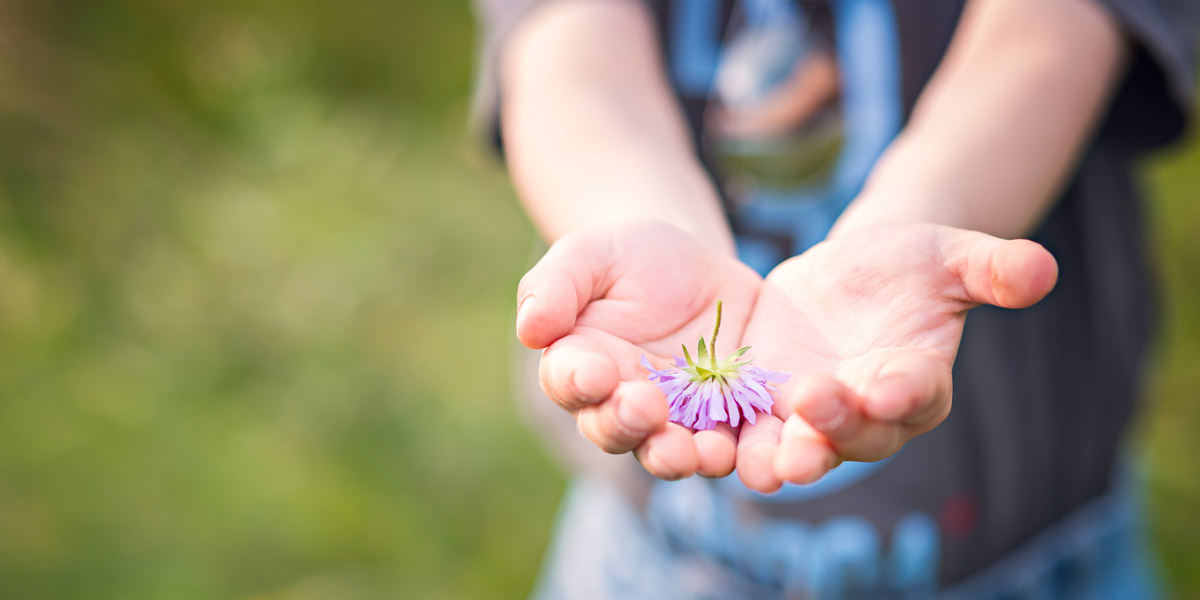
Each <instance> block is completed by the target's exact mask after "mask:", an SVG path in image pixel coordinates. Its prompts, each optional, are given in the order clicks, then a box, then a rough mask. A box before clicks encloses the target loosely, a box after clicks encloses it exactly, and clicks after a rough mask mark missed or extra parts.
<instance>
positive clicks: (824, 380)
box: [784, 373, 864, 444]
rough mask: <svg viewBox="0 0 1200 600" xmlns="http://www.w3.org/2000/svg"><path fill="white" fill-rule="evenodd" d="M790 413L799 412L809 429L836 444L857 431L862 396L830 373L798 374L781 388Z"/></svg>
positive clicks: (854, 434) (861, 418)
mask: <svg viewBox="0 0 1200 600" xmlns="http://www.w3.org/2000/svg"><path fill="white" fill-rule="evenodd" d="M784 397H785V398H786V400H787V402H786V403H787V406H788V408H789V409H791V410H790V412H789V413H788V415H786V416H787V417H788V418H790V416H791V415H793V414H796V415H800V416H801V417H802V418H803V419H804V421H806V422H807V423H808V425H809V426H811V428H812V429H814V430H816V431H817V432H819V433H820V434H821V435H822V436H823V437H824V438H827V439H828V440H829V441H830V442H832V443H834V444H837V443H839V442H844V441H847V440H850V439H852V438H853V437H854V436H856V435H858V434H859V433H860V430H861V429H862V426H863V421H864V419H863V416H862V413H861V412H860V405H861V403H862V398H861V397H859V396H858V394H855V393H854V391H853V390H851V389H850V388H849V387H848V386H846V384H844V383H842V382H840V381H838V380H837V379H834V378H833V377H832V376H830V375H824V374H816V373H809V374H804V375H799V376H797V377H796V378H795V379H793V380H792V382H791V384H790V385H789V386H788V387H787V388H786V389H785V390H784Z"/></svg>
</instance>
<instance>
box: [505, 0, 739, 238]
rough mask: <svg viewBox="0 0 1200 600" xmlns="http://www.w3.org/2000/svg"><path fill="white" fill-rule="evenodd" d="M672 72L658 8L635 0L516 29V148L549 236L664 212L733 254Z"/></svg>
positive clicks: (553, 8)
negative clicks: (656, 25) (665, 65)
mask: <svg viewBox="0 0 1200 600" xmlns="http://www.w3.org/2000/svg"><path fill="white" fill-rule="evenodd" d="M662 71H663V69H662V61H661V59H660V57H659V49H658V46H657V40H656V38H655V32H654V30H653V27H652V25H651V19H650V15H649V14H647V12H646V9H645V8H644V7H642V6H641V5H640V4H638V3H635V2H628V1H588V0H570V1H564V2H557V3H553V4H550V5H548V6H545V7H542V8H540V9H538V10H537V11H536V12H534V13H533V14H531V15H529V17H528V18H527V19H526V20H525V22H524V23H523V24H522V25H521V26H520V27H519V28H518V29H517V30H516V31H515V32H514V33H513V36H512V39H511V40H510V41H509V43H508V45H507V48H506V50H505V52H504V56H503V61H502V66H501V81H502V86H503V92H504V103H503V113H502V117H501V118H502V127H503V131H504V142H505V152H506V155H507V158H508V163H509V169H510V171H511V173H512V176H513V181H514V184H515V185H516V188H517V192H518V194H519V196H520V197H521V201H522V203H523V204H524V206H525V208H526V211H527V212H528V214H529V216H530V218H531V219H532V220H533V222H534V224H535V225H536V226H537V228H538V229H539V231H540V232H541V233H542V235H543V236H544V237H546V239H547V240H549V241H553V240H556V239H557V238H559V237H561V236H563V235H565V234H567V233H570V232H572V231H575V230H577V229H581V228H584V227H589V226H595V225H598V224H603V223H607V222H615V221H622V220H629V219H645V218H657V219H661V220H663V221H666V222H669V223H671V224H673V225H675V226H677V227H679V228H681V229H683V230H685V231H688V232H691V233H693V234H695V235H697V236H698V237H700V238H702V239H704V240H708V241H710V242H711V243H712V244H714V245H715V246H717V247H719V248H721V249H722V250H726V251H729V252H732V248H733V242H732V237H731V234H730V232H729V226H728V224H727V222H726V219H725V217H724V213H723V211H722V209H721V205H720V201H719V199H718V196H717V193H716V191H715V189H714V187H713V184H712V183H711V181H710V180H709V178H708V176H707V173H705V171H704V169H703V168H702V167H701V166H700V163H699V161H698V160H697V158H696V156H695V152H694V150H693V148H692V144H691V141H690V138H689V136H688V134H687V128H686V124H685V123H684V120H683V116H682V114H681V113H680V110H679V107H678V105H677V103H676V101H675V99H674V97H673V95H672V93H671V90H670V88H669V86H668V85H667V81H666V75H665V74H664V73H663V72H662Z"/></svg>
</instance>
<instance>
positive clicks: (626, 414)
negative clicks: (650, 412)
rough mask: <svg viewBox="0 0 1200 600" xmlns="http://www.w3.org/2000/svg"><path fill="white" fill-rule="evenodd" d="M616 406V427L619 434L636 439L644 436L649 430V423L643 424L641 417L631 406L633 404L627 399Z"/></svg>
mask: <svg viewBox="0 0 1200 600" xmlns="http://www.w3.org/2000/svg"><path fill="white" fill-rule="evenodd" d="M625 400H626V401H624V402H621V403H620V404H618V405H617V427H619V428H620V429H621V432H622V433H624V434H625V435H628V436H630V437H638V436H641V435H645V433H646V430H647V429H649V428H650V424H649V423H645V422H644V421H645V419H644V418H643V417H642V415H639V414H638V413H637V411H635V410H634V409H633V407H632V406H631V405H632V404H633V403H632V402H630V401H629V399H625Z"/></svg>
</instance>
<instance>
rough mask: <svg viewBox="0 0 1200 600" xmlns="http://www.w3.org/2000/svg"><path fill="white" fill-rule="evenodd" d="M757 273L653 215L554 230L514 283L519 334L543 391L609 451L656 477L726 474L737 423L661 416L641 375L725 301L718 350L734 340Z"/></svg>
mask: <svg viewBox="0 0 1200 600" xmlns="http://www.w3.org/2000/svg"><path fill="white" fill-rule="evenodd" d="M761 285H762V280H761V278H760V277H759V276H758V275H757V274H756V273H754V271H753V270H751V269H750V268H749V267H747V266H746V265H744V264H742V263H741V262H739V261H738V260H737V259H736V258H735V257H733V256H730V255H729V254H727V253H725V252H722V251H721V250H718V249H717V245H716V244H711V243H707V242H706V241H705V240H700V239H697V238H696V237H695V236H694V235H692V234H689V233H685V232H683V231H681V230H679V229H677V228H675V227H673V226H671V225H668V224H666V223H664V222H661V221H634V222H627V223H622V224H618V225H615V226H614V225H606V226H605V228H604V229H602V230H594V231H585V232H579V233H574V234H571V235H568V236H566V237H563V238H562V239H560V240H559V241H558V242H557V243H555V244H554V246H553V247H551V248H550V251H549V252H547V253H546V256H545V257H543V258H542V260H541V261H539V262H538V264H537V265H536V266H534V267H533V269H531V270H530V271H529V273H527V274H526V275H525V277H524V278H522V280H521V284H520V286H519V288H518V294H517V305H518V308H517V337H518V338H519V339H520V340H521V343H523V344H525V345H526V346H528V347H529V348H533V349H544V350H545V351H544V352H543V354H542V359H541V365H540V368H539V378H540V380H541V385H542V389H543V391H544V392H545V393H546V395H547V396H549V397H550V399H551V400H553V401H554V402H555V403H557V404H558V405H559V406H561V407H562V408H564V409H566V410H567V411H569V412H570V413H571V414H572V415H573V416H574V417H575V418H576V421H577V422H578V425H579V430H580V432H581V433H583V435H584V436H586V437H587V438H588V439H589V440H591V441H592V443H594V444H596V445H597V446H598V447H600V448H601V449H602V450H604V451H606V452H610V453H614V454H616V453H624V452H629V451H631V450H632V451H633V452H634V454H635V456H636V457H637V458H638V460H639V461H640V462H641V463H642V465H643V467H645V469H646V470H647V471H649V472H650V473H651V474H652V475H654V476H656V477H659V478H662V479H678V478H681V477H687V476H689V475H691V474H693V473H699V474H701V475H706V476H714V477H719V476H724V475H728V474H729V473H730V472H731V471H732V470H733V467H734V448H735V439H736V438H735V432H734V431H733V430H732V429H731V428H730V427H729V426H728V425H724V424H722V425H720V426H718V428H717V429H714V430H711V431H701V432H696V433H694V434H693V433H691V432H690V431H689V430H688V429H686V428H684V427H682V426H680V425H677V424H675V423H669V422H667V405H666V400H665V399H664V397H663V395H662V393H661V392H659V391H658V389H657V388H655V387H654V385H653V384H651V383H650V382H649V381H647V379H646V372H645V370H644V369H643V368H642V367H641V365H640V360H641V357H642V355H646V356H647V357H649V359H650V361H651V362H652V363H655V364H656V366H660V367H661V366H665V365H667V364H668V363H670V362H671V360H672V359H671V356H672V355H673V354H679V353H680V345H681V344H687V345H689V347H690V346H694V345H695V343H696V340H697V339H698V337H699V335H700V333H701V332H706V331H707V330H708V328H710V327H711V326H712V323H713V320H714V318H715V313H716V301H717V300H718V299H721V300H724V304H725V315H724V318H723V325H722V328H721V334H722V335H721V338H720V341H721V345H722V347H721V348H720V349H719V352H721V353H728V352H731V351H732V350H733V349H735V348H737V347H738V342H739V341H740V340H741V337H742V330H743V329H744V328H745V325H746V323H747V321H748V320H749V316H750V310H751V308H752V307H753V306H754V302H755V298H756V297H757V295H758V291H759V288H760V286H761Z"/></svg>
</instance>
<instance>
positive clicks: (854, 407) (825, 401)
mask: <svg viewBox="0 0 1200 600" xmlns="http://www.w3.org/2000/svg"><path fill="white" fill-rule="evenodd" d="M785 397H786V398H787V404H788V407H789V408H790V409H791V410H792V414H791V415H790V416H789V417H788V419H787V421H788V422H792V423H795V420H796V417H798V418H799V419H800V420H801V421H802V422H803V423H804V430H805V431H811V432H812V433H813V435H812V436H810V437H815V439H816V440H817V441H818V442H819V443H820V444H821V445H824V446H825V447H826V448H827V449H831V451H832V452H834V453H835V454H836V455H837V456H842V457H845V458H848V459H851V460H865V461H871V460H880V459H883V458H886V457H887V456H889V455H890V454H892V453H893V452H895V451H896V450H898V449H899V448H900V445H901V444H902V443H903V442H904V441H906V438H904V437H903V434H904V433H905V431H906V430H905V428H904V426H903V425H902V424H901V423H898V422H891V421H878V420H873V419H869V418H867V417H866V416H865V415H864V414H863V409H862V405H863V403H864V400H865V399H864V398H863V397H862V396H860V395H858V394H856V393H855V392H854V391H853V390H851V389H850V388H849V387H848V386H846V385H845V384H844V383H842V382H840V381H838V380H837V379H834V378H833V377H831V376H829V375H822V374H806V375H803V376H801V377H798V378H797V379H796V381H795V385H794V386H792V387H791V388H789V389H788V390H787V392H786V396H785ZM790 427H791V429H790V430H789V431H790V432H792V433H795V432H796V428H797V427H799V425H791V426H790ZM812 445H813V444H812V443H810V442H809V441H807V440H806V439H803V438H802V439H800V440H793V441H792V443H791V446H792V447H793V448H800V449H802V450H803V451H801V450H794V451H793V453H792V454H791V455H790V456H789V458H788V459H787V460H789V461H798V462H797V463H796V464H792V463H789V464H787V465H781V464H780V462H779V461H778V460H777V461H776V465H775V467H776V472H777V473H778V472H779V469H780V468H781V467H783V466H786V467H787V469H789V471H788V473H789V474H790V475H791V476H792V477H793V478H794V479H796V480H804V479H807V478H810V477H811V478H813V479H812V480H814V481H815V479H816V478H819V477H820V476H821V475H823V474H824V473H825V472H826V471H828V470H829V469H831V468H833V466H832V465H831V464H827V463H829V462H830V460H826V459H827V458H828V457H827V456H826V454H825V453H824V452H822V453H818V454H816V455H815V456H812V457H805V456H799V455H797V454H796V452H800V453H801V454H811V452H810V451H811V450H812V448H809V447H810V446H812ZM780 452H781V453H782V452H783V451H782V450H780ZM805 473H807V475H806V474H805Z"/></svg>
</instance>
